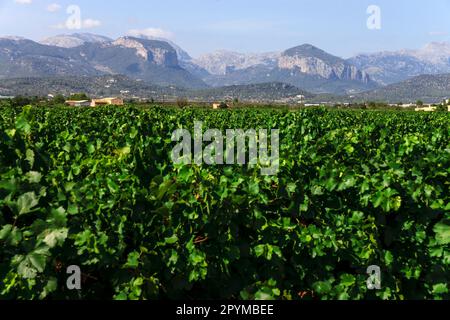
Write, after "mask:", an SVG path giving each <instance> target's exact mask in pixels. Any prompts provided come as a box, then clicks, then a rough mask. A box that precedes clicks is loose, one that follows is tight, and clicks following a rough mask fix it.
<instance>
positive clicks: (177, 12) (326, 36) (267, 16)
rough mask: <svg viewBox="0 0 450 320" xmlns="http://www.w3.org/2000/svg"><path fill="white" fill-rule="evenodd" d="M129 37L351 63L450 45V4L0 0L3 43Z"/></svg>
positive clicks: (407, 0) (197, 48) (444, 0)
mask: <svg viewBox="0 0 450 320" xmlns="http://www.w3.org/2000/svg"><path fill="white" fill-rule="evenodd" d="M72 4H74V5H77V6H79V8H80V12H81V19H82V21H83V23H82V27H83V28H82V29H81V30H68V29H67V28H66V26H65V21H66V20H67V19H68V17H69V14H68V13H67V12H66V10H67V7H68V6H69V5H72ZM370 5H377V6H378V7H379V8H380V10H381V11H380V13H381V29H376V30H370V29H369V28H368V27H367V20H368V18H369V14H368V13H367V8H368V7H369V6H370ZM130 30H134V32H137V30H145V32H146V33H148V34H154V35H161V36H164V37H169V38H170V39H171V40H173V41H174V42H176V43H177V44H179V45H180V46H181V47H183V48H184V49H186V50H187V51H188V52H189V53H191V55H193V56H197V55H199V54H202V53H206V52H210V51H214V50H217V49H228V50H233V51H241V52H265V51H277V50H284V49H287V48H290V47H293V46H296V45H300V44H303V43H311V44H314V45H316V46H318V47H320V48H322V49H324V50H326V51H328V52H330V53H333V54H335V55H338V56H341V57H349V56H351V55H354V54H356V53H361V52H374V51H381V50H397V49H403V48H410V49H415V48H420V47H422V46H424V45H425V44H426V43H429V42H432V41H450V0H429V1H425V0H420V1H419V0H394V1H393V0H240V1H238V0H164V1H154V0H129V1H123V0H90V1H88V0H71V1H66V0H0V36H4V35H18V36H23V37H27V38H31V39H34V40H39V39H42V38H45V37H47V36H51V35H56V34H63V33H73V32H91V33H98V34H102V35H107V36H110V37H113V38H114V37H118V36H121V35H124V34H127V33H129V32H130ZM131 32H133V31H131Z"/></svg>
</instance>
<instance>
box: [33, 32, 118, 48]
mask: <svg viewBox="0 0 450 320" xmlns="http://www.w3.org/2000/svg"><path fill="white" fill-rule="evenodd" d="M111 41H112V39H110V38H108V37H105V36H101V35H97V34H93V33H72V34H60V35H57V36H54V37H49V38H46V39H43V40H41V41H40V43H41V44H44V45H47V46H55V47H61V48H75V47H79V46H82V45H83V44H86V43H105V42H111Z"/></svg>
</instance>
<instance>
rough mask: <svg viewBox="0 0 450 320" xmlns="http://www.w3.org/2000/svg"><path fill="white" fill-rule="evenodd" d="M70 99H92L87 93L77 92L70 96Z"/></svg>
mask: <svg viewBox="0 0 450 320" xmlns="http://www.w3.org/2000/svg"><path fill="white" fill-rule="evenodd" d="M69 100H91V98H89V96H88V95H87V94H86V93H75V94H73V95H71V96H70V97H69Z"/></svg>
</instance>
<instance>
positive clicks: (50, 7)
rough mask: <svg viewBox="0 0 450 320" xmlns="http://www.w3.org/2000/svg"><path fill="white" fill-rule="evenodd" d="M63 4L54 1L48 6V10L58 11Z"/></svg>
mask: <svg viewBox="0 0 450 320" xmlns="http://www.w3.org/2000/svg"><path fill="white" fill-rule="evenodd" d="M61 8H62V7H61V5H60V4H58V3H52V4H50V5H48V6H47V11H48V12H57V11H59V10H61Z"/></svg>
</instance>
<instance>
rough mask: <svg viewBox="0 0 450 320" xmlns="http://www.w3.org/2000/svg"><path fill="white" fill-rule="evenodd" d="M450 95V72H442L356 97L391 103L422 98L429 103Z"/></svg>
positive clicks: (356, 97)
mask: <svg viewBox="0 0 450 320" xmlns="http://www.w3.org/2000/svg"><path fill="white" fill-rule="evenodd" d="M449 97H450V74H441V75H421V76H418V77H414V78H412V79H409V80H406V81H403V82H400V83H396V84H391V85H389V86H386V87H383V88H381V89H377V90H373V91H369V92H364V93H361V94H358V95H355V96H354V99H356V100H364V101H384V102H390V103H397V102H404V103H406V102H416V101H417V100H422V101H424V102H428V103H435V102H436V103H437V102H441V101H442V100H443V99H445V98H449Z"/></svg>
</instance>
